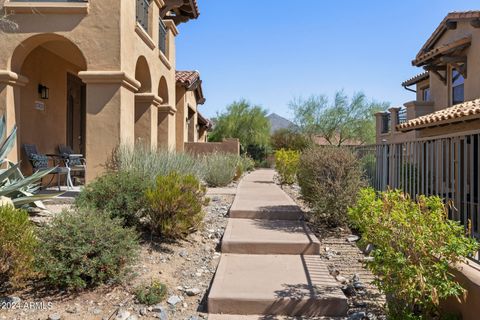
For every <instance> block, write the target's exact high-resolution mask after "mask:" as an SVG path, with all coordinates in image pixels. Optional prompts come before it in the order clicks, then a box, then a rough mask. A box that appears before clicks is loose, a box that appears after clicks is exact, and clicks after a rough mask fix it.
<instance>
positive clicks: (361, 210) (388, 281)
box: [349, 188, 478, 319]
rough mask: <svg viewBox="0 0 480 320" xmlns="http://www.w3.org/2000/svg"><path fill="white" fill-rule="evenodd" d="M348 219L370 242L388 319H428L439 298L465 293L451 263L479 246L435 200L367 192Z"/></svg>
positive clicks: (424, 197)
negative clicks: (452, 270) (456, 278)
mask: <svg viewBox="0 0 480 320" xmlns="http://www.w3.org/2000/svg"><path fill="white" fill-rule="evenodd" d="M349 217H350V219H351V220H352V223H353V224H354V225H355V226H356V227H357V228H358V229H359V230H360V232H361V233H362V242H363V243H364V244H366V243H371V244H373V247H374V250H373V251H372V253H371V254H372V256H373V261H371V262H368V267H369V269H370V270H372V272H373V273H374V274H375V276H376V281H375V282H376V285H377V286H378V287H379V288H380V289H381V290H382V291H383V292H384V293H385V294H386V295H387V297H389V299H388V301H387V302H388V312H389V313H390V316H391V318H392V319H424V318H431V317H432V315H435V313H436V312H437V307H438V303H439V301H440V300H442V299H445V298H446V297H449V296H459V295H461V294H463V293H464V289H463V288H462V287H461V286H460V284H458V283H457V282H455V280H454V276H453V274H452V273H451V269H450V267H449V265H450V264H455V263H457V262H460V261H462V260H463V259H464V257H466V256H468V255H469V254H473V253H474V252H475V251H476V250H477V247H478V245H477V243H476V241H475V240H473V239H471V238H468V237H466V236H465V230H464V227H463V226H461V225H460V224H459V223H458V222H454V221H452V220H449V219H448V218H447V210H446V208H445V205H444V204H443V203H442V200H441V199H440V198H439V197H436V196H432V197H426V196H419V197H418V200H417V201H414V200H412V199H411V198H410V197H409V196H406V195H404V194H403V193H402V192H401V191H398V190H391V191H387V192H383V193H380V194H379V196H377V194H376V193H375V191H374V190H373V189H371V188H367V189H364V190H362V191H361V192H360V195H359V198H358V203H357V205H356V206H355V207H353V208H352V209H350V210H349Z"/></svg>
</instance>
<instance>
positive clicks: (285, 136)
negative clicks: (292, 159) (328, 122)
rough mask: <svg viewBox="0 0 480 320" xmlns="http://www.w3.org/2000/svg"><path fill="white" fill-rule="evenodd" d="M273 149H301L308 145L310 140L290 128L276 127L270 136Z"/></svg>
mask: <svg viewBox="0 0 480 320" xmlns="http://www.w3.org/2000/svg"><path fill="white" fill-rule="evenodd" d="M270 143H271V144H272V147H273V149H274V150H280V149H287V150H296V151H303V150H305V149H307V148H308V147H310V145H311V143H310V140H309V139H308V138H307V137H306V136H305V135H303V134H301V133H299V132H295V131H294V130H292V129H278V130H276V131H275V132H274V133H273V134H272V136H271V137H270Z"/></svg>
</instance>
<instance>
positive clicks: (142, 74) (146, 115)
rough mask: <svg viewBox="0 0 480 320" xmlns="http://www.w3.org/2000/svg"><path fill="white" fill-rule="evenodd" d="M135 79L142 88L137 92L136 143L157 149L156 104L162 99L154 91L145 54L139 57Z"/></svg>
mask: <svg viewBox="0 0 480 320" xmlns="http://www.w3.org/2000/svg"><path fill="white" fill-rule="evenodd" d="M135 80H137V81H138V82H139V83H140V89H139V90H138V92H137V93H136V94H135V144H136V145H143V146H145V147H150V148H152V149H155V148H156V147H157V139H156V136H157V128H156V122H157V117H158V112H157V108H156V106H157V105H158V104H159V103H160V101H159V99H158V97H157V95H156V94H154V93H152V78H151V75H150V67H149V65H148V62H147V59H145V57H143V56H141V57H139V58H138V59H137V63H136V67H135Z"/></svg>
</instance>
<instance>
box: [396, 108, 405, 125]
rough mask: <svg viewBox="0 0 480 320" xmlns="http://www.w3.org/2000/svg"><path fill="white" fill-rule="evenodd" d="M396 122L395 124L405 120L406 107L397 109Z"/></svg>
mask: <svg viewBox="0 0 480 320" xmlns="http://www.w3.org/2000/svg"><path fill="white" fill-rule="evenodd" d="M397 122H398V123H397V124H402V123H404V122H407V108H401V109H400V110H398V115H397Z"/></svg>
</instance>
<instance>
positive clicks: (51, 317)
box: [48, 313, 62, 320]
mask: <svg viewBox="0 0 480 320" xmlns="http://www.w3.org/2000/svg"><path fill="white" fill-rule="evenodd" d="M61 319H62V316H61V315H59V314H58V313H52V314H51V315H49V316H48V320H61Z"/></svg>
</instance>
